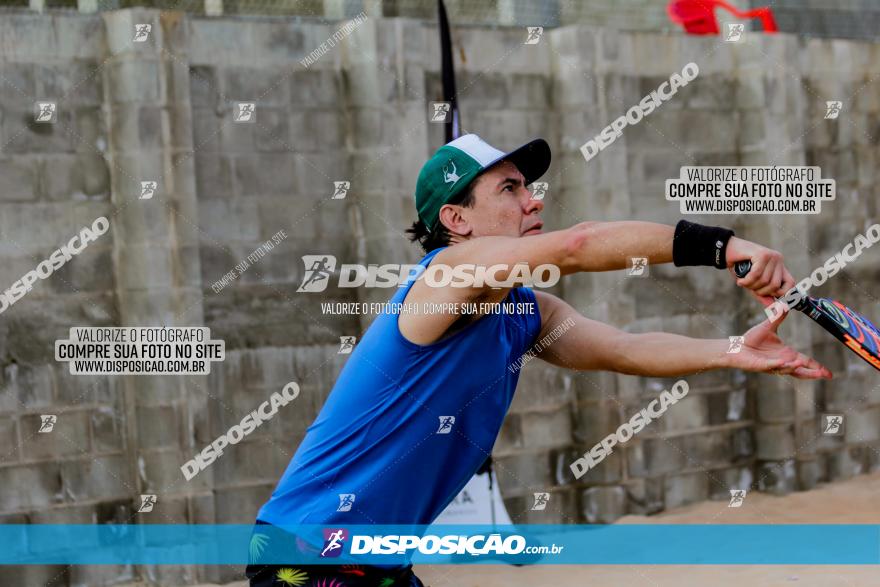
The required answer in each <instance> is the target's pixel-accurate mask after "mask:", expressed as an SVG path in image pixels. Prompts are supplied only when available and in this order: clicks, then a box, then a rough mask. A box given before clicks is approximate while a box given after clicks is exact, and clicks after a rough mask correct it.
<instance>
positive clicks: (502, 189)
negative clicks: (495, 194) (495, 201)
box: [501, 185, 513, 192]
mask: <svg viewBox="0 0 880 587" xmlns="http://www.w3.org/2000/svg"><path fill="white" fill-rule="evenodd" d="M504 190H510V191H513V186H512V185H506V186H504V187H503V188H501V191H502V192H503V191H504Z"/></svg>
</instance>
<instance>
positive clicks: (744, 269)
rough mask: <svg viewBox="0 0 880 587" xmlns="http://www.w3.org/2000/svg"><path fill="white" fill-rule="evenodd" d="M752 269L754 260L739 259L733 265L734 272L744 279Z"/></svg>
mask: <svg viewBox="0 0 880 587" xmlns="http://www.w3.org/2000/svg"><path fill="white" fill-rule="evenodd" d="M751 270H752V262H751V261H738V262H737V263H736V264H735V265H734V266H733V272H734V273H736V276H737V277H739V278H740V279H742V278H743V277H745V276H746V275H748V274H749V271H751Z"/></svg>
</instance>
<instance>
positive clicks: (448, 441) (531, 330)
mask: <svg viewBox="0 0 880 587" xmlns="http://www.w3.org/2000/svg"><path fill="white" fill-rule="evenodd" d="M441 250H442V249H435V250H434V251H431V252H430V253H428V254H427V255H426V256H425V257H424V258H423V259H422V260H421V261H420V262H419V264H420V265H423V266H425V267H427V266H428V264H429V263H430V262H431V259H432V258H433V257H434V256H435V255H436V254H437V253H438V252H440V251H441ZM413 283H414V281H412V280H411V281H409V282H408V283H407V284H406V285H405V286H403V287H401V288H400V290H399V291H398V292H397V293H396V294H395V295H394V296H393V297H392V299H391V302H392V303H403V300H404V298H405V297H406V295H407V293H408V292H409V289H410V288H411V287H412V284H413ZM511 303H519V304H532V305H531V311H532V313H531V314H528V313H524V312H520V313H491V314H486V315H484V316H482V317H480V318H479V319H478V320H476V321H473V322H471V323H469V324H467V325H466V326H465V327H464V328H462V329H461V330H459V331H457V332H455V333H454V334H452V335H451V336H449V337H448V338H445V339H441V340H440V341H438V342H435V343H432V344H428V345H418V344H414V343H412V342H410V341H408V340H407V339H405V338H404V337H403V335H402V334H401V333H400V330H399V329H398V326H397V318H398V316H399V314H398V313H397V312H387V313H382V314H379V315H377V316H376V318H375V319H374V320H373V323H372V324H371V325H370V327H369V328H368V329H367V331H366V332H365V333H364V335H363V338H362V340H361V341H360V342H359V343H358V344H357V345H356V347H355V350H354V351H353V352H352V353H351V355H350V356H349V358H348V361H347V363H346V365H345V367H344V368H343V369H342V372H341V373H340V375H339V378H338V379H337V380H336V384H335V385H334V386H333V389H332V390H331V392H330V395H329V397H328V398H327V401H326V402H325V403H324V406H323V408H322V409H321V411H320V413H319V414H318V417H317V418H316V419H315V421H314V422H313V423H312V425H311V426H310V427H309V428H308V430H307V431H306V434H305V438H304V439H303V441H302V443H301V444H300V445H299V449H298V450H297V451H296V454H294V456H293V458H292V459H291V461H290V464H289V465H288V466H287V470H286V471H285V472H284V475H283V476H282V477H281V480H280V481H279V482H278V485H277V486H276V488H275V490H274V491H273V493H272V496H271V497H270V498H269V501H267V502H266V503H265V504H264V505H263V507H262V508H260V511H259V514H258V515H257V519H258V520H261V521H264V522H268V523H270V524H275V525H278V526H282V525H296V524H334V523H346V524H425V525H427V524H430V523H431V522H432V521H433V520H434V518H436V517H437V516H438V515H439V514H440V512H442V511H443V509H444V508H445V507H446V506H447V505H448V504H449V503H450V502H451V501H452V500H453V498H454V497H455V496H456V495H457V494H458V493H459V491H460V490H461V489H462V488H463V487H464V485H465V484H466V483H467V482H468V480H470V478H471V477H472V476H473V474H474V473H475V472H476V470H477V469H478V468H479V467H480V465H481V464H482V463H483V461H485V460H486V457H488V456H489V454H490V453H491V451H492V446H493V445H494V444H495V438H496V437H497V435H498V432H499V430H500V429H501V423H502V422H503V420H504V416H505V414H506V413H507V409H508V408H509V407H510V402H511V401H512V400H513V394H514V391H515V390H516V383H517V380H518V379H519V370H518V369H509V368H508V367H509V366H510V365H512V364H514V363H515V362H516V361H517V360H518V359H519V357H520V356H521V355H522V354H523V353H524V352H525V351H526V350H528V349H529V348H530V347H531V346H532V344H533V343H534V341H535V339H536V338H537V336H538V333H539V332H540V329H541V317H540V313H539V311H538V304H537V300H536V299H535V294H534V292H532V291H531V290H530V289H528V288H525V287H519V288H514V289H512V290H511V291H510V292H509V295H508V296H507V297H506V298H505V299H504V301H503V304H504V305H505V306H507V305H509V304H511ZM524 308H529V306H520V309H521V310H522V309H524ZM450 416H452V417H454V420H451V419H449V417H450Z"/></svg>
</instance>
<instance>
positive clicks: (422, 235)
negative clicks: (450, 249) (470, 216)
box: [404, 180, 477, 253]
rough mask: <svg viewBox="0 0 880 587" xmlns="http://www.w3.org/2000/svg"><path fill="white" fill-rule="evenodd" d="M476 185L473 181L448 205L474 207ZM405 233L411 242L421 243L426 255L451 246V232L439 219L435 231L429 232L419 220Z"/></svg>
mask: <svg viewBox="0 0 880 587" xmlns="http://www.w3.org/2000/svg"><path fill="white" fill-rule="evenodd" d="M476 183H477V182H476V180H474V181H471V183H470V184H468V186H467V187H466V188H465V189H464V191H462V192H461V193H460V194H459V195H458V196H456V197H455V198H454V199H453V200H451V201H449V202H447V204H456V205H458V206H464V207H465V208H470V207H471V206H473V205H474V186H475V185H476ZM404 232H406V234H407V235H408V236H407V238H408V239H409V240H410V241H411V242H415V241H419V244H420V245H421V246H422V249H424V251H425V252H426V253H430V252H431V251H433V250H434V249H439V248H440V247H445V246H446V245H448V244H449V231H448V230H447V229H446V227H445V226H443V223H442V222H440V219H439V218H438V219H437V224H436V225H435V226H434V230H428V226H427V225H426V224H425V223H424V222H422V220H421V219H419V220H416V221H415V222H413V223H412V226H410V227H409V228H407V229H406V231H404Z"/></svg>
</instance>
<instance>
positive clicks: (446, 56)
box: [437, 0, 461, 143]
mask: <svg viewBox="0 0 880 587" xmlns="http://www.w3.org/2000/svg"><path fill="white" fill-rule="evenodd" d="M437 15H438V20H439V22H440V77H441V79H442V81H443V101H444V102H449V105H450V108H449V119H448V120H447V121H446V122H445V123H444V125H443V126H444V127H445V130H446V142H447V143H448V142H449V141H452V140H453V139H457V138H458V137H459V136H461V124H460V121H459V117H458V100H457V99H456V97H455V70H454V68H453V64H452V38H451V36H450V33H449V19H448V18H447V17H446V6H444V5H443V0H437Z"/></svg>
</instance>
